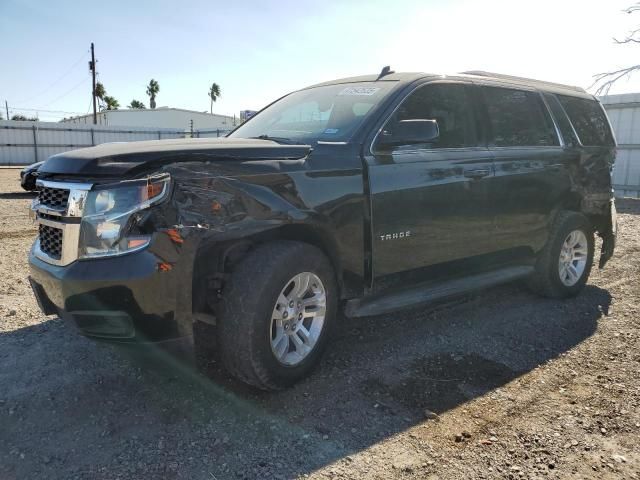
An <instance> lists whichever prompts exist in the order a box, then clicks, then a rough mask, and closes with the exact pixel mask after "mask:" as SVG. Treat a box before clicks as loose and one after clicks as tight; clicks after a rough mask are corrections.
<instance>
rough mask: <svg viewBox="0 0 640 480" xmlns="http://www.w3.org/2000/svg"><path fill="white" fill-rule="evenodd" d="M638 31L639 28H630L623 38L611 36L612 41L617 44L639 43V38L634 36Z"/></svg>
mask: <svg viewBox="0 0 640 480" xmlns="http://www.w3.org/2000/svg"><path fill="white" fill-rule="evenodd" d="M638 33H640V28H636V29H635V30H632V31H631V32H629V34H628V35H627V36H626V37H625V38H624V40H618V39H617V38H615V37H614V38H613V41H614V42H616V43H617V44H621V43H632V42H633V43H640V38H636V35H637V34H638Z"/></svg>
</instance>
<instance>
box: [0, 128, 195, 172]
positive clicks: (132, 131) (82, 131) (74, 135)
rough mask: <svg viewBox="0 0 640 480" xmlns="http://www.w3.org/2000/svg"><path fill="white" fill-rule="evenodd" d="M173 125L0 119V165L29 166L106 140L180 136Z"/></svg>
mask: <svg viewBox="0 0 640 480" xmlns="http://www.w3.org/2000/svg"><path fill="white" fill-rule="evenodd" d="M184 136H185V132H184V131H183V130H179V129H174V128H149V127H117V126H111V127H110V126H104V125H84V124H80V125H72V124H68V123H53V122H19V121H13V120H0V165H29V164H31V163H34V162H37V161H41V160H46V159H47V158H49V157H50V156H51V155H55V154H57V153H61V152H66V151H68V150H75V149H77V148H85V147H90V146H92V145H98V144H101V143H106V142H132V141H140V140H158V139H168V138H183V137H184Z"/></svg>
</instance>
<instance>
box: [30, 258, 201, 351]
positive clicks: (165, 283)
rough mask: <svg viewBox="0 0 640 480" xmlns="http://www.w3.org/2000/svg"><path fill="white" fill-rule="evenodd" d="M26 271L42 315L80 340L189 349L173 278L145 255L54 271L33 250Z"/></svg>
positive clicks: (186, 323) (187, 327)
mask: <svg viewBox="0 0 640 480" xmlns="http://www.w3.org/2000/svg"><path fill="white" fill-rule="evenodd" d="M29 267H30V282H31V286H32V288H33V291H34V294H35V296H36V299H37V300H38V304H39V305H40V308H41V309H42V311H43V312H44V313H45V314H46V315H53V314H57V315H59V316H60V317H61V318H63V319H64V320H66V321H67V322H68V323H71V324H73V325H74V326H75V327H77V328H78V330H79V331H80V333H82V334H83V335H86V336H88V337H93V338H96V339H102V340H109V341H114V342H169V341H176V340H180V341H186V342H187V343H188V342H189V339H190V338H191V337H192V335H193V333H192V327H191V321H190V320H191V317H190V315H182V313H181V312H180V311H179V309H178V308H177V305H179V304H180V302H179V299H178V295H179V294H180V289H179V288H176V285H179V284H180V282H179V281H178V279H177V278H175V277H176V274H175V272H174V271H163V270H161V269H159V268H158V259H157V257H156V256H155V255H154V254H153V253H151V252H150V251H149V250H143V251H140V252H136V253H132V254H129V255H123V256H120V257H112V258H102V259H95V260H82V261H76V262H73V263H72V264H70V265H67V266H56V265H51V264H48V263H46V262H44V261H42V260H40V259H39V258H37V257H36V256H35V255H34V253H33V249H32V251H31V253H30V254H29ZM185 287H187V288H188V286H185ZM189 293H190V292H189Z"/></svg>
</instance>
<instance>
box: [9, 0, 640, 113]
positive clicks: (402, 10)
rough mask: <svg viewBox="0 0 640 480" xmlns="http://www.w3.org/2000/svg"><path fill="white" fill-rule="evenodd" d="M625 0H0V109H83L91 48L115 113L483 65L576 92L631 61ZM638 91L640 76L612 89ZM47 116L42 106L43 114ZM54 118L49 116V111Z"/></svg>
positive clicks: (231, 105)
mask: <svg viewBox="0 0 640 480" xmlns="http://www.w3.org/2000/svg"><path fill="white" fill-rule="evenodd" d="M631 3H633V2H632V1H631V0H609V1H607V2H598V1H590V0H586V1H585V0H582V1H574V0H564V1H560V0H539V1H538V2H536V3H535V7H532V4H531V3H530V2H518V1H515V0H512V1H502V0H485V1H482V2H479V1H475V2H471V1H462V0H460V1H458V0H451V1H429V0H422V1H417V0H393V1H391V0H386V1H376V0H366V1H359V0H352V1H346V0H345V1H330V0H325V1H309V0H296V1H288V0H287V1H284V0H283V1H277V2H276V1H271V2H269V1H263V2H259V1H224V2H218V1H201V0H189V1H183V2H180V1H178V0H172V1H165V0H155V1H150V0H129V1H122V0H110V1H108V2H95V1H90V0H84V1H70V0H57V1H51V0H48V1H46V0H0V34H1V38H2V41H1V42H0V58H2V59H3V60H2V70H3V73H2V75H0V101H2V103H3V104H4V100H5V99H6V100H7V101H8V102H9V107H10V109H11V110H12V112H11V114H13V112H17V111H18V110H20V109H33V111H32V110H21V111H22V112H23V113H27V114H31V113H35V111H38V114H39V116H40V118H41V119H43V120H56V119H59V118H61V117H63V116H69V115H70V114H69V113H63V112H74V113H87V112H88V111H89V106H90V100H91V97H90V91H91V86H90V76H89V72H88V68H87V62H88V60H89V56H88V50H89V45H90V43H91V42H92V41H93V42H95V45H96V57H97V59H98V72H99V80H100V81H102V82H103V83H104V85H105V87H106V89H107V93H108V94H110V95H113V96H115V97H116V98H117V99H118V100H119V102H120V104H121V106H122V107H124V106H125V105H127V104H128V103H129V102H130V101H131V100H132V99H134V98H135V99H138V100H142V101H143V102H144V103H145V104H147V105H148V101H149V99H148V97H147V96H146V95H145V86H146V84H147V83H148V81H149V79H150V78H155V79H156V80H157V81H158V82H159V83H160V93H159V95H158V98H157V104H158V106H171V107H180V108H187V109H193V110H200V111H204V110H207V111H208V110H209V100H208V97H207V91H208V88H209V85H210V84H211V82H214V81H215V82H217V83H218V84H219V85H220V86H221V89H222V96H221V98H220V99H219V100H218V102H217V103H216V104H215V105H214V112H217V113H224V114H233V113H236V114H237V113H238V112H239V111H240V110H242V109H259V108H261V107H262V106H264V105H265V104H267V103H269V102H270V101H271V100H273V99H275V98H277V97H279V96H281V95H283V94H285V93H287V92H289V91H291V90H294V89H297V88H300V87H303V86H306V85H308V84H312V83H316V82H320V81H324V80H329V79H332V78H339V77H343V76H350V75H359V74H363V73H374V72H378V71H379V70H380V69H381V68H382V66H384V65H387V64H390V65H391V66H392V67H393V68H394V69H395V70H396V71H428V72H436V73H450V72H458V71H462V70H468V69H483V70H489V71H497V72H502V73H510V74H515V75H523V76H530V77H535V78H540V79H545V80H551V81H558V82H565V83H570V84H575V85H580V86H583V87H588V86H589V85H590V84H591V81H592V75H593V74H595V73H598V72H601V71H608V70H614V69H617V68H620V67H623V66H627V65H630V64H633V62H634V60H636V59H637V57H638V51H639V50H640V45H628V46H617V45H614V43H613V40H612V37H614V36H618V37H622V36H624V34H625V33H626V32H627V31H628V30H630V29H632V28H634V27H635V26H637V25H638V26H640V12H639V13H637V14H635V15H628V14H624V13H622V12H621V10H622V9H623V8H625V7H627V6H628V5H630V4H631ZM632 91H636V92H637V91H640V73H639V74H638V75H637V76H636V77H633V78H632V79H631V80H629V81H623V82H621V83H620V84H619V85H618V86H617V87H616V88H614V89H613V90H612V92H611V93H624V92H632ZM47 110H51V111H47ZM54 110H55V111H56V112H52V111H54Z"/></svg>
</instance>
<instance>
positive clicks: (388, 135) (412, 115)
mask: <svg viewBox="0 0 640 480" xmlns="http://www.w3.org/2000/svg"><path fill="white" fill-rule="evenodd" d="M404 120H435V121H436V122H437V124H438V130H439V135H438V137H436V138H435V139H433V140H432V141H430V142H425V143H423V144H420V145H419V147H421V148H460V147H470V146H477V144H478V139H477V134H476V125H475V116H474V112H473V103H472V99H471V96H470V94H469V89H468V87H467V86H465V85H462V84H446V83H437V84H431V85H425V86H424V87H420V88H419V89H417V90H416V91H414V92H413V93H412V94H411V95H410V96H409V97H408V98H406V99H405V100H404V101H403V103H402V104H401V105H400V107H399V108H398V109H397V110H396V111H395V113H394V114H393V115H392V116H391V118H389V120H388V121H387V123H386V124H385V126H384V128H383V129H382V132H381V137H379V141H381V143H384V142H385V141H386V139H393V136H394V133H395V132H397V129H398V124H399V122H401V121H404ZM396 145H397V144H396ZM416 146H417V145H416V144H415V142H414V144H412V145H410V146H408V147H409V148H416ZM396 148H398V149H401V150H402V149H403V148H407V146H402V145H397V147H396Z"/></svg>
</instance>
